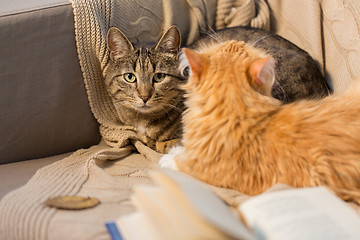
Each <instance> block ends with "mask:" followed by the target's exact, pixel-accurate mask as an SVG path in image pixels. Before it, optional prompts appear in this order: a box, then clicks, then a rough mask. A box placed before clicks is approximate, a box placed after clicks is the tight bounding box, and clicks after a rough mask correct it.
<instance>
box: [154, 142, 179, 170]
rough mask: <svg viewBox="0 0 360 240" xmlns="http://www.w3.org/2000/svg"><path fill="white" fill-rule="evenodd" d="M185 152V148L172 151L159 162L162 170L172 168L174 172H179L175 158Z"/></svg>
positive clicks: (177, 147)
mask: <svg viewBox="0 0 360 240" xmlns="http://www.w3.org/2000/svg"><path fill="white" fill-rule="evenodd" d="M183 151H184V147H183V146H176V147H173V148H171V149H170V151H169V153H168V154H164V155H163V156H162V157H161V158H160V160H159V163H158V164H159V166H160V167H162V168H170V169H173V170H178V168H177V166H176V161H175V156H176V155H178V154H182V153H183Z"/></svg>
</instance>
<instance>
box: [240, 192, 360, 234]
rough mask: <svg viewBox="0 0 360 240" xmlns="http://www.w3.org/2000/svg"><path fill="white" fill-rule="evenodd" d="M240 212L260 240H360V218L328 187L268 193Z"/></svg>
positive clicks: (251, 200)
mask: <svg viewBox="0 0 360 240" xmlns="http://www.w3.org/2000/svg"><path fill="white" fill-rule="evenodd" d="M240 210H241V212H242V213H243V215H244V217H245V219H246V221H247V222H248V224H249V226H250V227H251V228H252V229H253V231H254V232H255V234H256V235H257V237H258V239H287V240H298V239H306V240H311V239H314V240H315V239H316V240H322V239H324V240H325V239H326V240H331V239H334V240H337V239H343V240H345V239H354V240H355V239H360V216H359V215H358V214H357V213H356V212H355V211H353V209H351V208H350V207H349V206H347V205H346V203H345V202H343V201H342V200H341V199H340V198H338V197H337V196H335V195H334V194H332V193H331V192H330V191H329V190H327V189H326V188H325V187H316V188H302V189H291V190H284V191H279V192H272V193H264V194H262V195H259V196H256V197H253V198H251V199H250V200H248V201H246V202H245V203H244V204H243V205H242V206H240Z"/></svg>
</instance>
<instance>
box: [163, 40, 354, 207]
mask: <svg viewBox="0 0 360 240" xmlns="http://www.w3.org/2000/svg"><path fill="white" fill-rule="evenodd" d="M184 53H185V55H186V57H187V59H188V61H189V64H190V67H191V72H192V73H191V77H190V79H189V81H188V82H187V83H186V85H185V86H184V89H185V91H186V98H187V100H186V105H187V107H188V109H187V110H186V111H185V112H184V114H183V125H184V136H183V144H184V150H183V152H181V153H179V154H177V155H176V156H175V158H174V160H175V163H176V167H177V168H178V169H179V170H180V171H183V172H185V173H187V174H189V175H192V176H194V177H196V178H198V179H200V180H202V181H205V182H207V183H209V184H212V185H216V186H219V187H225V188H231V189H236V190H238V191H240V192H243V193H245V194H248V195H256V194H259V193H262V192H264V191H265V190H266V189H268V188H270V187H271V186H273V185H274V184H276V183H285V184H288V185H290V186H293V187H307V186H318V185H325V186H327V187H328V188H329V189H330V190H332V191H333V192H334V193H336V194H337V195H338V196H339V197H341V198H342V199H344V200H347V201H353V202H356V203H357V204H360V84H359V83H357V84H356V86H355V85H354V87H353V88H351V89H350V90H349V91H348V92H347V93H346V94H344V95H343V96H335V95H333V96H329V97H327V98H325V99H323V100H301V101H297V102H294V103H290V104H285V105H282V104H281V102H280V101H278V100H276V99H275V98H273V97H271V95H270V93H271V87H272V86H273V83H274V61H273V59H272V58H271V57H270V56H267V55H266V54H265V53H264V52H262V50H260V49H257V48H254V47H252V46H250V45H247V44H245V43H244V42H237V41H229V42H227V43H224V44H222V45H219V46H215V47H213V48H210V49H208V50H207V51H205V52H203V53H198V52H195V51H193V50H190V49H185V50H184ZM165 156H166V155H165ZM168 160H169V158H166V157H163V158H162V159H161V160H160V162H159V164H160V166H166V165H168V166H169V164H171V163H169V162H168Z"/></svg>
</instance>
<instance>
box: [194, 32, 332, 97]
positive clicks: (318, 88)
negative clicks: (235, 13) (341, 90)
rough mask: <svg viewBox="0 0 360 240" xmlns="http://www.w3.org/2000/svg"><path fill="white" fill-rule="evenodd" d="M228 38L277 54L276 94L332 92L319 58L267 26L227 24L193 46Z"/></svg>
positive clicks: (197, 47) (204, 46)
mask: <svg viewBox="0 0 360 240" xmlns="http://www.w3.org/2000/svg"><path fill="white" fill-rule="evenodd" d="M229 40H236V41H244V42H246V43H248V44H251V45H252V46H254V47H256V48H260V49H262V50H264V51H265V52H266V53H268V54H269V55H271V56H272V57H273V58H274V60H275V63H276V64H275V78H276V82H275V84H274V87H273V89H272V95H273V96H274V97H275V98H277V99H279V100H281V101H283V102H285V103H288V102H292V101H294V100H297V99H303V98H312V99H315V98H323V97H325V96H327V95H329V93H330V90H329V87H328V85H327V83H326V80H325V78H324V76H323V75H322V73H321V71H320V70H319V67H318V66H317V63H316V61H315V60H314V59H313V58H312V57H311V56H310V55H309V54H308V53H307V52H305V51H304V50H302V49H300V48H299V47H297V46H296V45H294V44H293V43H291V42H289V41H287V40H286V39H284V38H282V37H280V36H279V35H276V34H273V33H269V32H267V31H265V30H262V29H256V28H249V27H233V28H226V29H222V30H219V31H218V32H214V33H210V34H207V35H206V36H204V37H203V38H201V39H200V40H198V41H197V42H195V43H194V44H193V45H192V46H190V48H191V49H194V50H197V51H200V52H201V51H205V50H206V49H207V48H209V47H212V46H214V45H217V44H219V43H221V42H226V41H229Z"/></svg>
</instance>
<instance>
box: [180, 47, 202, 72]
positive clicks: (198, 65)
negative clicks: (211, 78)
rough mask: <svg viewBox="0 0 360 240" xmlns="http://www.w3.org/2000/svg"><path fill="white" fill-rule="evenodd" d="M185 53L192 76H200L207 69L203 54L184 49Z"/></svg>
mask: <svg viewBox="0 0 360 240" xmlns="http://www.w3.org/2000/svg"><path fill="white" fill-rule="evenodd" d="M183 52H184V54H185V56H186V58H187V60H188V62H189V65H190V69H191V74H190V75H198V74H200V73H201V71H202V70H203V69H204V67H205V63H206V58H205V57H204V56H203V55H202V54H201V53H198V52H196V51H194V50H190V49H188V48H184V49H183Z"/></svg>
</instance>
